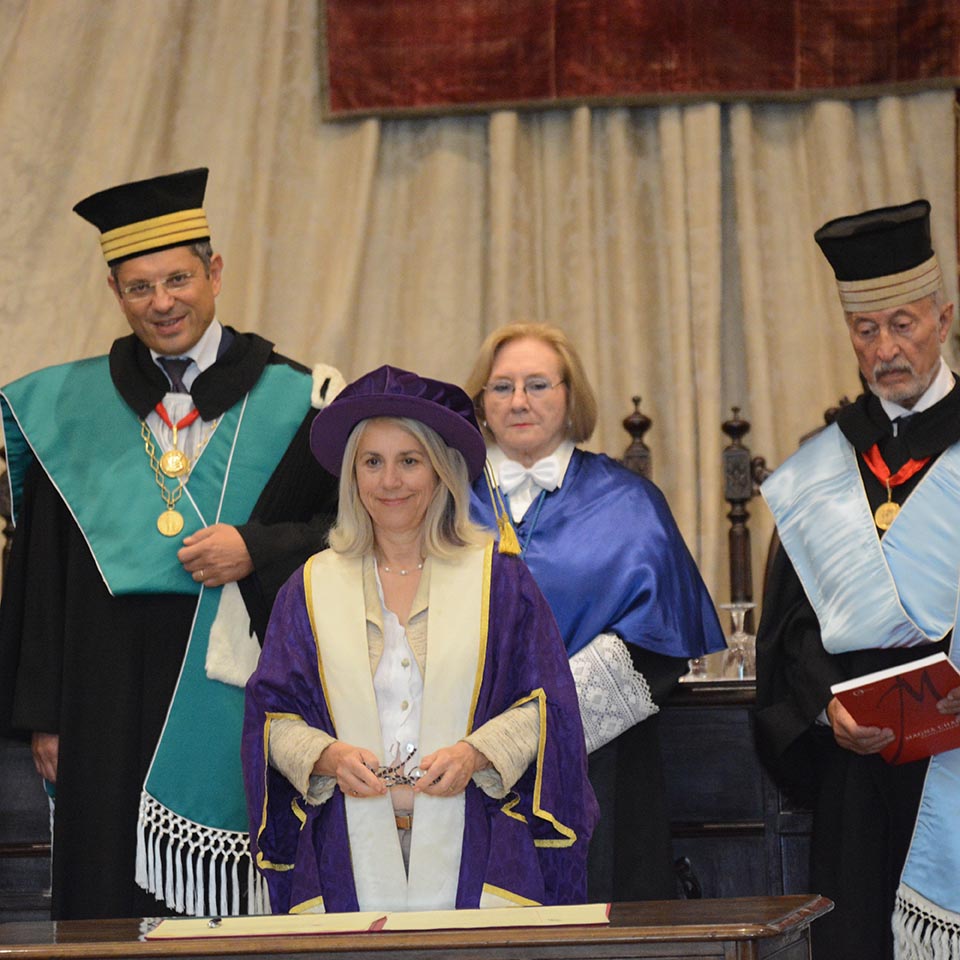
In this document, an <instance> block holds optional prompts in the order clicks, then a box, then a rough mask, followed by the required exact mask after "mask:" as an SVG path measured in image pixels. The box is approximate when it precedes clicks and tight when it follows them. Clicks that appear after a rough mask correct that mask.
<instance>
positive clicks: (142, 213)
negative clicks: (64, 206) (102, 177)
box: [73, 167, 210, 265]
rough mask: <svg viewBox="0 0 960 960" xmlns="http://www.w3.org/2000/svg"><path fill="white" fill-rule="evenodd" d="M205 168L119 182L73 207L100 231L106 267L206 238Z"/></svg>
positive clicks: (206, 170) (208, 233) (207, 232)
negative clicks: (204, 208) (204, 210)
mask: <svg viewBox="0 0 960 960" xmlns="http://www.w3.org/2000/svg"><path fill="white" fill-rule="evenodd" d="M208 173H209V170H208V169H207V168H206V167H197V168H195V169H193V170H182V171H181V172H180V173H168V174H165V175H164V176H162V177H151V178H150V179H149V180H136V181H134V182H133V183H121V184H120V185H119V186H117V187H110V188H109V189H108V190H101V191H100V192H99V193H95V194H93V195H92V196H89V197H87V198H86V199H85V200H81V201H80V202H79V203H78V204H77V205H76V206H75V207H74V208H73V209H74V211H75V212H76V213H79V214H80V216H81V217H83V219H84V220H88V221H89V222H90V223H92V224H93V225H94V226H95V227H97V228H98V229H99V230H100V247H101V249H102V250H103V255H104V257H105V258H106V260H107V263H108V264H111V265H112V264H115V263H119V262H120V261H122V260H129V259H130V258H131V257H139V256H142V255H143V254H146V253H154V252H156V251H157V250H166V249H167V248H168V247H178V246H180V245H182V244H185V243H197V242H198V241H201V240H209V239H210V227H209V226H208V225H207V216H206V214H205V213H204V212H203V194H204V191H205V190H206V187H207V174H208Z"/></svg>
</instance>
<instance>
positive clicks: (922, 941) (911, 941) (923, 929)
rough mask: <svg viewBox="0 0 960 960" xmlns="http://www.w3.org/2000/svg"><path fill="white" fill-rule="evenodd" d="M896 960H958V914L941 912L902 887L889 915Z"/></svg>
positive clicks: (959, 935) (938, 907)
mask: <svg viewBox="0 0 960 960" xmlns="http://www.w3.org/2000/svg"><path fill="white" fill-rule="evenodd" d="M893 939H894V946H893V955H894V957H895V958H896V960H956V958H957V957H960V914H956V913H953V912H952V911H950V910H945V909H944V908H943V907H940V906H937V904H935V903H933V901H931V900H927V898H926V897H924V896H922V895H921V894H919V893H917V891H916V890H913V889H912V888H910V887H908V886H907V885H906V884H905V883H901V884H900V888H899V889H898V890H897V903H896V906H895V908H894V911H893Z"/></svg>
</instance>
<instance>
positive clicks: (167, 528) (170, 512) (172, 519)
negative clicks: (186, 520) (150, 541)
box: [157, 507, 183, 537]
mask: <svg viewBox="0 0 960 960" xmlns="http://www.w3.org/2000/svg"><path fill="white" fill-rule="evenodd" d="M157 529H158V530H159V531H160V532H161V533H162V534H163V535H164V536H165V537H175V536H176V535H177V534H178V533H179V532H180V531H181V530H182V529H183V515H182V514H180V513H178V512H177V511H176V510H174V509H173V507H169V508H168V509H166V510H164V511H163V513H161V514H160V516H159V517H157Z"/></svg>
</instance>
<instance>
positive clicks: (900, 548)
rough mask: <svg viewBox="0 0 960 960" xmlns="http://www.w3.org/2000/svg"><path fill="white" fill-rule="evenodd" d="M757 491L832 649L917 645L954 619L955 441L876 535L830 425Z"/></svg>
mask: <svg viewBox="0 0 960 960" xmlns="http://www.w3.org/2000/svg"><path fill="white" fill-rule="evenodd" d="M761 493H762V494H763V496H764V499H765V500H766V501H767V504H768V506H769V507H770V510H771V511H772V513H773V516H774V519H775V520H776V522H777V531H778V533H779V534H780V540H781V542H782V543H783V546H784V549H785V550H786V551H787V555H788V556H789V557H790V560H791V562H792V563H793V566H794V569H795V570H796V571H797V576H798V577H799V578H800V582H801V584H802V585H803V589H804V591H805V592H806V594H807V598H808V599H809V601H810V603H811V605H812V606H813V609H814V611H815V613H816V615H817V619H818V620H819V622H820V632H821V637H822V639H823V645H824V647H825V648H826V649H827V650H828V651H829V652H830V653H844V652H847V651H850V650H862V649H865V648H869V647H881V648H886V647H911V646H918V645H920V644H923V643H932V642H935V641H937V640H940V639H942V638H943V637H944V636H946V634H947V631H949V630H950V629H951V628H952V627H953V624H954V621H955V619H956V609H957V586H958V574H960V529H958V528H960V524H958V521H960V510H958V504H960V444H954V445H953V446H951V447H949V448H948V449H947V450H945V451H944V452H943V453H942V454H941V455H940V457H939V458H938V459H937V461H936V462H935V463H934V465H933V466H932V467H931V468H930V469H929V470H928V471H927V473H926V475H925V476H924V477H923V478H922V479H921V480H920V482H919V483H918V484H917V486H916V487H915V488H914V490H913V492H912V493H911V494H910V496H909V497H908V498H907V500H906V502H905V503H904V504H903V507H902V509H901V510H900V513H899V514H898V515H897V517H896V519H895V520H894V521H893V523H892V524H891V526H890V529H889V530H888V531H887V532H886V535H885V536H884V537H883V538H882V539H881V538H880V536H879V535H878V534H877V530H876V526H875V524H874V521H873V514H872V512H871V510H870V504H869V502H868V500H867V495H866V492H865V491H864V489H863V481H862V479H861V476H860V470H859V468H858V465H857V454H856V451H855V450H854V449H853V447H852V446H851V445H850V444H849V443H848V442H847V440H846V438H845V437H844V436H843V434H842V433H841V432H840V428H839V427H837V426H836V425H835V424H833V425H831V426H829V427H827V428H826V429H825V430H823V431H821V432H820V433H819V434H817V435H816V436H815V437H813V438H811V439H810V440H808V441H807V442H806V443H804V444H803V446H802V447H801V448H800V449H799V450H798V451H797V452H796V453H795V454H794V455H793V456H792V457H790V458H789V459H788V460H787V461H786V462H785V463H784V464H783V465H782V466H781V467H780V468H779V469H777V470H776V471H774V473H773V474H772V475H771V476H770V477H769V478H768V479H767V480H766V481H765V482H764V484H763V486H762V488H761Z"/></svg>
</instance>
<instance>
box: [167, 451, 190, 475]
mask: <svg viewBox="0 0 960 960" xmlns="http://www.w3.org/2000/svg"><path fill="white" fill-rule="evenodd" d="M188 467H189V463H188V461H187V457H186V454H184V453H183V451H182V450H178V449H177V448H176V447H174V448H173V449H172V450H168V451H167V452H166V453H165V454H163V456H162V457H160V469H161V470H162V471H163V472H164V473H165V474H166V475H167V476H168V477H170V478H171V479H172V478H173V477H182V476H183V475H184V474H185V473H186V472H187V469H188Z"/></svg>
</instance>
